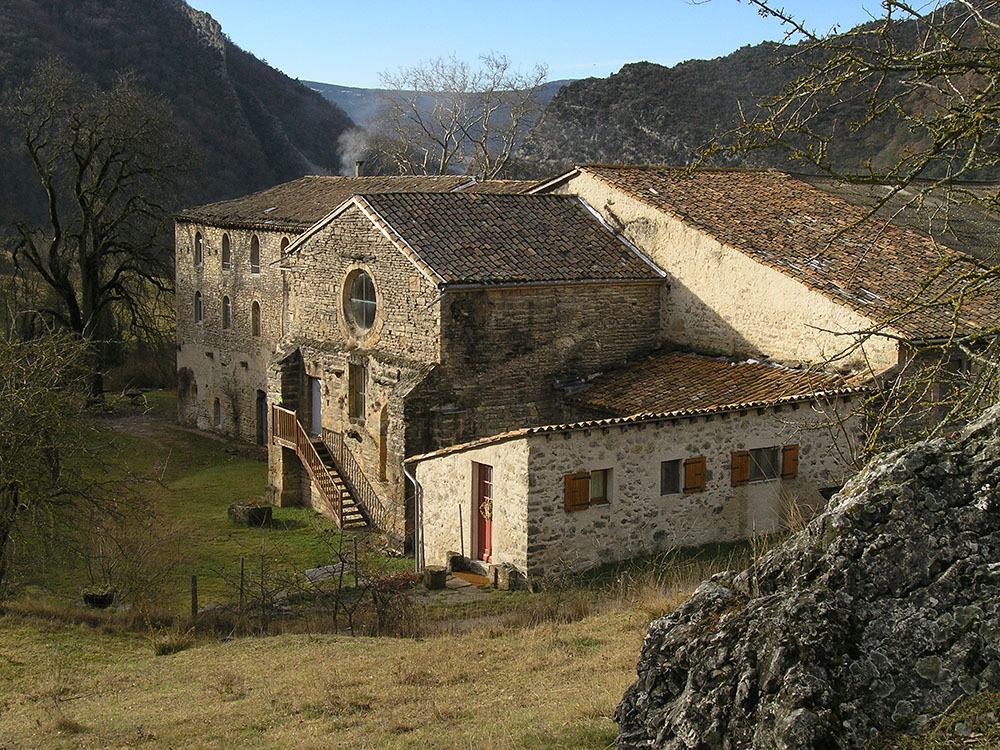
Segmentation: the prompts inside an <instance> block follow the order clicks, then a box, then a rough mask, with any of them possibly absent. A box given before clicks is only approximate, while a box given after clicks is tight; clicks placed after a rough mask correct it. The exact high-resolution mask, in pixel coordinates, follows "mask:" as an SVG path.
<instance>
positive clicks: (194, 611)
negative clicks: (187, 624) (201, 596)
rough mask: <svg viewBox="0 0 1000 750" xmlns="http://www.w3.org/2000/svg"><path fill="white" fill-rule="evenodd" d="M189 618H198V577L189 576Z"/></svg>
mask: <svg viewBox="0 0 1000 750" xmlns="http://www.w3.org/2000/svg"><path fill="white" fill-rule="evenodd" d="M191 616H192V617H197V616H198V576H191Z"/></svg>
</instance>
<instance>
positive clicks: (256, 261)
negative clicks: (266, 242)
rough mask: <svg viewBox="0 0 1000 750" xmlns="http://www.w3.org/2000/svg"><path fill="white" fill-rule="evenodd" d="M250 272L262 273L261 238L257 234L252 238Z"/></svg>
mask: <svg viewBox="0 0 1000 750" xmlns="http://www.w3.org/2000/svg"><path fill="white" fill-rule="evenodd" d="M250 273H260V240H258V239H257V235H256V234H255V235H254V236H253V237H251V238H250Z"/></svg>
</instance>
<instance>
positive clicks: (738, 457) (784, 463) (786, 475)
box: [732, 445, 799, 487]
mask: <svg viewBox="0 0 1000 750" xmlns="http://www.w3.org/2000/svg"><path fill="white" fill-rule="evenodd" d="M798 474H799V446H798V445H786V446H784V447H781V446H777V445H775V446H770V447H767V448H752V449H751V450H748V451H734V452H733V461H732V477H733V486H734V487H740V486H742V485H744V484H749V483H750V482H766V481H768V480H771V479H778V478H781V479H793V478H795V477H797V476H798Z"/></svg>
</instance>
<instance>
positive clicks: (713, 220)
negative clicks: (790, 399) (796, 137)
mask: <svg viewBox="0 0 1000 750" xmlns="http://www.w3.org/2000/svg"><path fill="white" fill-rule="evenodd" d="M535 190H537V191H539V192H546V193H548V192H555V193H565V194H570V195H578V196H580V197H581V198H583V199H584V200H586V201H587V202H588V203H589V204H590V205H591V206H593V207H594V208H595V209H596V210H598V211H600V212H601V214H602V216H604V218H605V220H606V221H608V222H609V223H610V224H611V225H612V226H613V227H615V228H616V229H617V230H618V231H619V232H621V234H622V236H624V237H625V238H626V239H627V240H629V241H630V242H633V243H634V244H635V245H636V246H638V247H639V248H640V249H642V250H643V252H645V253H646V254H648V255H649V256H650V257H651V258H652V259H653V260H654V261H655V262H656V263H657V265H659V266H660V267H661V268H663V269H664V271H666V273H667V277H668V281H669V283H670V290H671V291H670V302H669V305H668V311H667V315H666V318H665V320H666V325H665V328H664V335H665V336H666V337H667V338H668V339H670V340H671V341H673V342H675V343H677V344H679V345H682V346H687V347H691V348H692V349H695V350H697V351H701V352H711V353H716V354H722V355H728V356H733V355H735V356H740V357H754V358H757V359H766V360H770V361H774V362H782V363H786V364H792V365H814V366H815V365H823V366H825V367H835V368H836V369H838V370H842V371H855V372H857V371H863V372H864V371H866V372H868V373H869V374H874V373H877V372H880V371H882V370H884V369H885V368H887V367H893V366H898V365H900V363H901V362H905V360H906V359H907V358H908V357H910V356H911V355H912V353H913V352H916V351H918V350H919V349H920V347H921V345H922V344H924V343H926V342H932V341H933V342H939V341H941V340H943V339H949V338H954V339H959V338H962V337H969V336H976V335H979V334H984V333H988V332H991V331H993V330H994V329H995V327H996V325H997V308H996V294H995V291H991V292H990V293H989V294H988V295H985V294H984V292H983V291H982V290H980V291H975V292H973V291H969V292H968V293H966V292H965V288H966V287H968V288H970V289H971V282H970V281H969V280H968V279H964V278H963V277H964V276H965V275H966V274H968V273H970V272H974V271H975V269H976V267H977V262H976V261H975V259H973V258H972V257H970V256H968V255H966V254H964V253H961V252H959V251H956V250H953V249H951V248H950V247H946V246H944V245H942V244H939V243H938V242H935V241H934V240H932V239H931V238H930V237H928V236H926V235H924V234H921V233H919V232H917V231H914V230H913V229H908V228H906V227H903V226H901V225H897V224H895V223H893V222H891V221H889V220H886V219H880V218H877V217H868V213H869V208H868V207H867V206H858V205H854V204H853V203H850V202H848V201H847V200H845V199H843V198H841V197H840V196H839V195H837V194H834V193H831V192H830V191H824V190H820V189H818V188H816V187H813V186H812V185H811V184H809V183H807V182H805V181H803V180H800V179H797V178H796V177H794V176H792V175H789V174H786V173H783V172H778V171H775V170H752V169H705V170H699V171H697V172H694V173H692V174H688V173H686V172H685V170H683V169H679V168H669V167H650V166H613V165H588V166H579V167H576V168H575V169H573V170H571V171H570V172H567V173H566V174H563V175H560V176H559V177H556V178H553V179H552V180H549V181H547V182H545V183H543V184H542V185H540V186H539V187H537V188H535ZM956 300H961V304H960V305H958V306H956V304H955V302H956Z"/></svg>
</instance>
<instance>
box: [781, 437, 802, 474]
mask: <svg viewBox="0 0 1000 750" xmlns="http://www.w3.org/2000/svg"><path fill="white" fill-rule="evenodd" d="M798 475H799V446H797V445H786V446H785V447H784V448H782V449H781V478H782V479H794V478H795V477H797V476H798Z"/></svg>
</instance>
